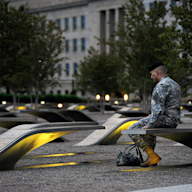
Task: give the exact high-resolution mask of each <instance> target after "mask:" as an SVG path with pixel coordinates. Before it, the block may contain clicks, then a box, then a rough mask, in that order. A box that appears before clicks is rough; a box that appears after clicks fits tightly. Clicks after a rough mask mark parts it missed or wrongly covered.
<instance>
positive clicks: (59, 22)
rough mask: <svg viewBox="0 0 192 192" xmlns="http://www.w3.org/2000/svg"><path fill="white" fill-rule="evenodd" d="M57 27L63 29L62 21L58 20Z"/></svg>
mask: <svg viewBox="0 0 192 192" xmlns="http://www.w3.org/2000/svg"><path fill="white" fill-rule="evenodd" d="M57 25H58V27H59V28H60V29H61V19H57Z"/></svg>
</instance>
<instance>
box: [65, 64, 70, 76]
mask: <svg viewBox="0 0 192 192" xmlns="http://www.w3.org/2000/svg"><path fill="white" fill-rule="evenodd" d="M69 67H70V66H69V63H66V65H65V71H66V76H69V75H70V68H69Z"/></svg>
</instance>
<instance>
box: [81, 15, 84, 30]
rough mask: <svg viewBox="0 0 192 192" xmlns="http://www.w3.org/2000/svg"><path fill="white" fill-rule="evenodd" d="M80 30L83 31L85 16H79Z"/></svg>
mask: <svg viewBox="0 0 192 192" xmlns="http://www.w3.org/2000/svg"><path fill="white" fill-rule="evenodd" d="M81 29H85V16H84V15H83V16H81Z"/></svg>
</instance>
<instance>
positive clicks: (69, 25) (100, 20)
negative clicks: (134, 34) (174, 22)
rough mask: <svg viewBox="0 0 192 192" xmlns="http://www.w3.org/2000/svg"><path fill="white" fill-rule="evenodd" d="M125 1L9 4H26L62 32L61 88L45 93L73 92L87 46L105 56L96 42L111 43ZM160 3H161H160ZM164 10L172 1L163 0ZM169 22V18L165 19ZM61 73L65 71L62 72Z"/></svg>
mask: <svg viewBox="0 0 192 192" xmlns="http://www.w3.org/2000/svg"><path fill="white" fill-rule="evenodd" d="M128 1H129V0H10V2H11V3H10V5H11V6H14V7H19V6H20V5H23V4H26V3H27V4H28V7H29V8H30V12H31V13H39V14H44V15H46V16H47V18H48V19H49V20H57V22H58V25H60V27H61V28H62V29H65V30H66V32H65V33H64V36H65V38H66V47H67V48H66V51H65V53H63V54H64V56H66V57H69V58H70V60H66V61H64V62H61V63H60V64H59V66H58V67H59V68H60V70H61V72H60V73H59V76H60V79H61V84H62V87H55V88H54V89H53V90H51V89H48V90H46V93H49V92H51V93H53V94H56V93H61V94H70V93H71V92H72V90H73V81H72V80H73V74H74V73H75V71H77V70H78V63H79V61H80V60H82V59H83V58H84V56H86V55H87V50H88V49H89V47H90V46H93V47H95V48H96V49H98V50H100V51H101V52H105V51H106V52H108V51H109V47H108V46H106V45H98V40H97V39H96V38H95V37H98V38H107V39H110V40H111V41H113V40H114V37H113V36H112V33H113V31H114V25H110V24H108V23H109V22H115V23H117V24H118V23H119V22H120V20H121V17H122V13H121V9H122V5H123V4H125V3H127V2H128ZM162 1H163V0H162ZM167 2H168V3H167V8H168V7H169V5H170V4H171V3H173V4H174V3H175V1H173V0H167ZM144 6H145V8H146V9H147V10H149V9H150V7H152V6H153V0H144ZM167 19H168V20H169V15H168V17H167ZM64 70H65V71H64Z"/></svg>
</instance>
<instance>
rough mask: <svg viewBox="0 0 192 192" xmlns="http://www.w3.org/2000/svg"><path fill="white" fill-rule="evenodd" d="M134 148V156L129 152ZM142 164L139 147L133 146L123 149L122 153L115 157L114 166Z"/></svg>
mask: <svg viewBox="0 0 192 192" xmlns="http://www.w3.org/2000/svg"><path fill="white" fill-rule="evenodd" d="M129 148H130V149H129ZM134 148H135V149H136V155H135V154H132V153H130V151H131V150H133V149H134ZM128 149H129V150H128ZM127 150H128V151H127ZM142 162H143V157H142V154H141V151H140V150H139V147H137V146H136V145H135V144H133V145H131V146H129V147H127V148H125V151H124V152H120V153H119V155H118V156H117V160H116V165H117V166H139V165H140V164H141V163H142Z"/></svg>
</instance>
